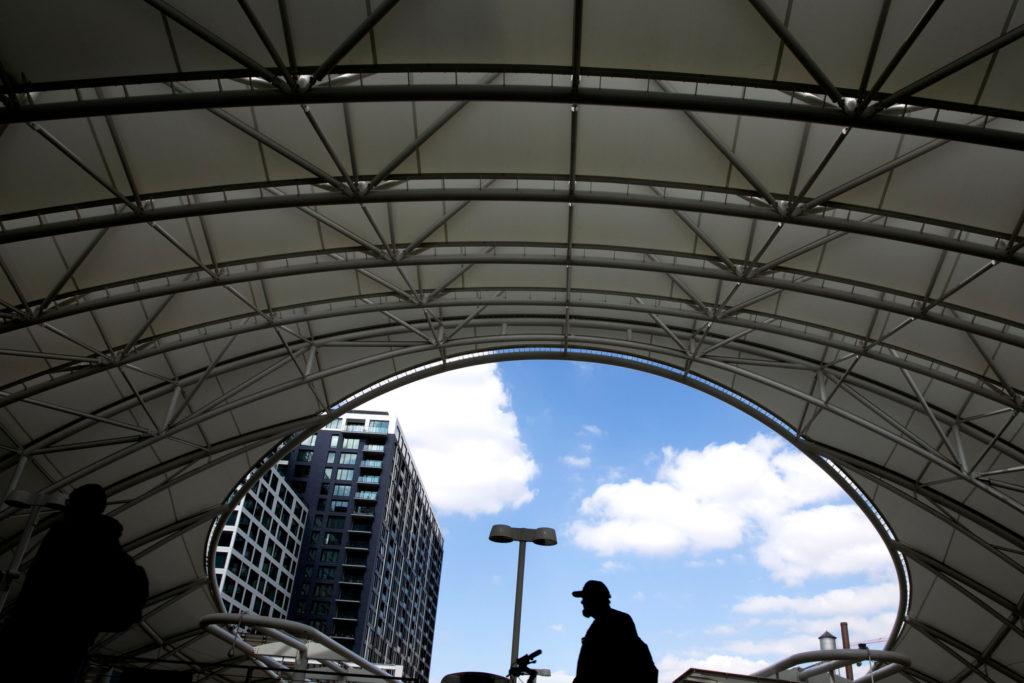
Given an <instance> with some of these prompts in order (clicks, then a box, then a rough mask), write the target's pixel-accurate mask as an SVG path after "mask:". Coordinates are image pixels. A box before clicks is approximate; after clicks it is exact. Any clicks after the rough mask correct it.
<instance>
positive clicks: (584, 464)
mask: <svg viewBox="0 0 1024 683" xmlns="http://www.w3.org/2000/svg"><path fill="white" fill-rule="evenodd" d="M562 462H564V463H565V464H566V465H568V466H569V467H575V468H576V469H578V470H583V469H586V468H588V467H590V457H589V456H586V455H567V456H565V457H564V458H562Z"/></svg>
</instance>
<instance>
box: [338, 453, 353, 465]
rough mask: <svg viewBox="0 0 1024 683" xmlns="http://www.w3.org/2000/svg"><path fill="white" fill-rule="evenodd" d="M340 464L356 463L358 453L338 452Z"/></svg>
mask: <svg viewBox="0 0 1024 683" xmlns="http://www.w3.org/2000/svg"><path fill="white" fill-rule="evenodd" d="M338 464H339V465H355V464H356V454H355V453H339V454H338Z"/></svg>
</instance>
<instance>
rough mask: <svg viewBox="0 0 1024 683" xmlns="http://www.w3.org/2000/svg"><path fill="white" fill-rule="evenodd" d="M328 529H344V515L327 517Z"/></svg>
mask: <svg viewBox="0 0 1024 683" xmlns="http://www.w3.org/2000/svg"><path fill="white" fill-rule="evenodd" d="M327 528H328V529H344V528H345V518H344V517H328V518H327Z"/></svg>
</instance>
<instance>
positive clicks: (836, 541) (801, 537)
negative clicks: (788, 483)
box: [757, 505, 893, 585]
mask: <svg viewBox="0 0 1024 683" xmlns="http://www.w3.org/2000/svg"><path fill="white" fill-rule="evenodd" d="M765 527H766V528H765V531H766V537H765V541H764V543H762V544H761V545H760V546H759V547H758V549H757V559H758V561H759V562H760V563H761V565H762V566H764V567H765V568H766V569H768V571H770V572H771V574H772V577H773V578H775V579H778V580H780V581H783V582H785V583H787V584H789V585H795V584H799V583H802V582H803V581H804V580H805V579H807V578H808V577H810V576H812V575H819V576H840V575H843V574H858V573H869V574H872V575H875V576H889V575H891V574H892V569H893V565H892V558H891V557H890V556H889V551H888V550H887V549H886V547H885V545H884V544H883V543H882V541H881V539H880V538H879V537H878V532H876V531H875V529H874V527H872V526H871V523H870V522H869V521H868V519H867V517H865V516H864V513H863V512H861V511H860V509H859V508H858V507H857V506H855V505H822V506H820V507H816V508H811V509H809V510H794V511H792V512H787V513H785V514H782V515H780V516H778V517H776V518H774V519H771V520H769V521H768V523H767V524H766V525H765Z"/></svg>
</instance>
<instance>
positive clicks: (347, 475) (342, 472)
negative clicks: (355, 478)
mask: <svg viewBox="0 0 1024 683" xmlns="http://www.w3.org/2000/svg"><path fill="white" fill-rule="evenodd" d="M338 479H341V480H343V481H352V470H350V469H349V468H347V467H339V468H338Z"/></svg>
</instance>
